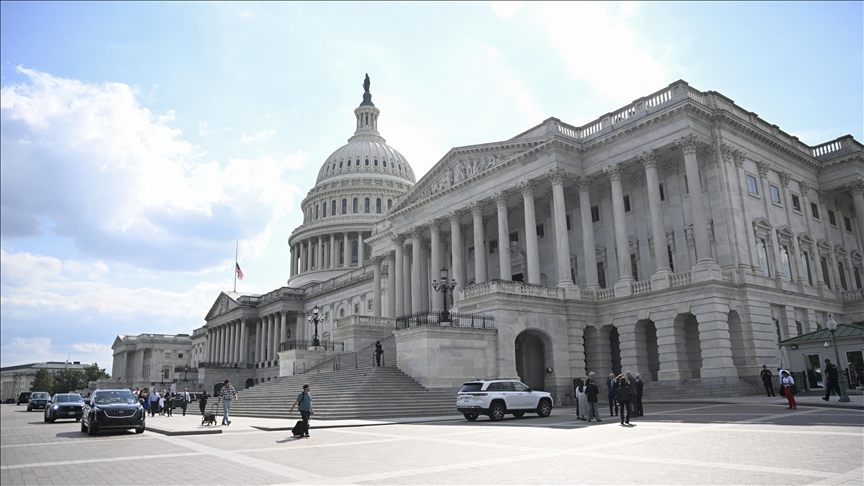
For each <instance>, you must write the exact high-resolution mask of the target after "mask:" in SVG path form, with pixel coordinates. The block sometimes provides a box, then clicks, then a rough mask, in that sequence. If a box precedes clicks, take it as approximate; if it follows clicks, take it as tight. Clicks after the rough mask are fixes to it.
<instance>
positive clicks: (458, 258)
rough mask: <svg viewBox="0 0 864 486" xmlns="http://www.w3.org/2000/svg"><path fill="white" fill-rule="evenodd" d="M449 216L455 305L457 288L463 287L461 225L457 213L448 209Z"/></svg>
mask: <svg viewBox="0 0 864 486" xmlns="http://www.w3.org/2000/svg"><path fill="white" fill-rule="evenodd" d="M447 216H448V217H449V218H450V249H451V251H452V253H453V268H452V269H451V271H452V272H453V274H452V275H453V276H452V278H453V279H455V280H456V288H455V289H453V294H452V295H453V302H452V305H455V304H456V302H458V301H459V290H460V289H463V288H465V283H466V282H465V281H464V279H465V273H464V267H463V266H462V262H463V261H464V260H463V256H462V226H460V225H459V216H460V215H459V213H458V212H456V211H450V213H449V214H448V215H447Z"/></svg>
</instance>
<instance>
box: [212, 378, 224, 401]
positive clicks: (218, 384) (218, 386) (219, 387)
mask: <svg viewBox="0 0 864 486" xmlns="http://www.w3.org/2000/svg"><path fill="white" fill-rule="evenodd" d="M223 386H225V382H223V381H217V382H216V383H214V384H213V396H214V397H218V396H219V393H221V392H222V387H223Z"/></svg>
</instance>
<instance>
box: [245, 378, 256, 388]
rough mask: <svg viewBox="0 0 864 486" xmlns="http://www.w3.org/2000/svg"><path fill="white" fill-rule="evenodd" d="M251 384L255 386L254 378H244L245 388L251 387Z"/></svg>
mask: <svg viewBox="0 0 864 486" xmlns="http://www.w3.org/2000/svg"><path fill="white" fill-rule="evenodd" d="M253 386H255V380H253V379H252V378H247V379H246V388H252V387H253Z"/></svg>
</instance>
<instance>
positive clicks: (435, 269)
mask: <svg viewBox="0 0 864 486" xmlns="http://www.w3.org/2000/svg"><path fill="white" fill-rule="evenodd" d="M429 235H430V237H429V240H430V241H429V245H430V247H431V248H432V250H431V251H432V262H431V265H430V268H431V272H432V278H434V279H436V280H438V279H439V278H441V275H440V274H439V273H440V271H441V267H442V265H441V224H440V223H439V222H438V221H437V220H432V221H431V222H430V223H429ZM445 283H446V282H445ZM443 297H444V296H443V295H442V294H441V292H434V291H433V292H432V310H441V309H443V308H444V302H443Z"/></svg>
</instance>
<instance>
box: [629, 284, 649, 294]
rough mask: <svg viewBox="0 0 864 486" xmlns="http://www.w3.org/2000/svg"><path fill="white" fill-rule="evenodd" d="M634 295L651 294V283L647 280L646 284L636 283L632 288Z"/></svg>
mask: <svg viewBox="0 0 864 486" xmlns="http://www.w3.org/2000/svg"><path fill="white" fill-rule="evenodd" d="M632 292H633V295H638V294H646V293H648V292H651V281H650V280H646V281H644V282H634V283H633V286H632Z"/></svg>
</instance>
